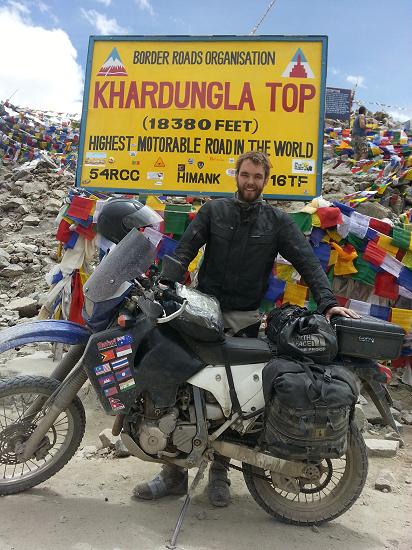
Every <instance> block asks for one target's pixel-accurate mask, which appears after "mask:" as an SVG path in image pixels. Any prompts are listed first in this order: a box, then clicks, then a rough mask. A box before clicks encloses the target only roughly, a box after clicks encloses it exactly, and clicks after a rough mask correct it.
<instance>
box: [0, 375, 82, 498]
mask: <svg viewBox="0 0 412 550" xmlns="http://www.w3.org/2000/svg"><path fill="white" fill-rule="evenodd" d="M59 385H60V382H58V381H57V380H54V379H52V378H45V377H42V376H36V377H34V376H22V377H17V378H12V379H10V380H3V381H1V382H0V496H4V495H12V494H14V493H19V492H21V491H25V490H26V489H30V488H31V487H34V486H36V485H38V484H39V483H42V482H43V481H45V480H46V479H49V478H50V477H52V476H53V475H54V474H55V473H57V472H58V471H59V470H60V469H61V468H63V466H65V465H66V464H67V462H68V461H69V460H70V459H71V458H72V456H73V455H74V453H75V452H76V450H77V448H78V447H79V445H80V442H81V440H82V438H83V435H84V429H85V426H86V416H85V412H84V408H83V405H82V402H81V401H80V399H79V398H78V397H76V398H75V399H74V400H73V401H72V402H71V403H70V405H69V406H68V407H67V409H66V410H64V411H62V413H61V414H60V415H59V416H58V418H57V419H56V420H55V422H54V424H53V426H52V427H51V428H50V429H49V431H48V432H47V434H46V435H45V437H44V438H43V440H42V442H41V444H40V447H39V449H38V450H37V451H36V453H35V456H33V457H31V458H30V459H28V460H26V461H25V462H21V461H20V460H19V458H18V456H17V453H16V449H17V448H18V446H19V445H21V444H22V443H24V442H25V441H26V440H27V439H28V438H29V437H30V435H31V434H32V433H33V431H34V429H35V428H36V425H37V422H38V421H39V420H40V418H41V417H42V416H43V414H44V413H43V412H42V411H41V410H40V411H37V410H35V409H33V403H35V402H36V403H42V402H45V401H46V400H47V398H48V397H50V395H52V393H53V392H54V391H55V390H56V389H57V388H58V387H59ZM29 407H32V409H31V411H28V409H29ZM37 408H39V407H37ZM33 410H34V412H33ZM28 412H29V413H30V412H31V414H28Z"/></svg>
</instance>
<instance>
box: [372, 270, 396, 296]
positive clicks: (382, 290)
mask: <svg viewBox="0 0 412 550" xmlns="http://www.w3.org/2000/svg"><path fill="white" fill-rule="evenodd" d="M373 292H374V294H376V295H377V296H381V297H382V298H388V300H396V299H397V298H398V296H399V285H398V283H397V280H396V278H395V277H394V276H393V275H391V274H390V273H378V274H377V275H376V279H375V288H374V291H373Z"/></svg>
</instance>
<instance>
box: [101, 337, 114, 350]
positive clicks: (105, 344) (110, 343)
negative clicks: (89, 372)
mask: <svg viewBox="0 0 412 550" xmlns="http://www.w3.org/2000/svg"><path fill="white" fill-rule="evenodd" d="M117 345H118V343H117V340H116V338H113V340H105V341H104V342H97V349H98V350H99V351H101V350H105V349H109V348H114V347H115V346H117Z"/></svg>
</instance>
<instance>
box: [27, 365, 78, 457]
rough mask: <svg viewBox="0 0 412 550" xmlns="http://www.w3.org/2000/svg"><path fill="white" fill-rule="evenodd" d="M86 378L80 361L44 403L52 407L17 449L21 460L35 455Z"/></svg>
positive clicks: (44, 405) (44, 406) (45, 405)
mask: <svg viewBox="0 0 412 550" xmlns="http://www.w3.org/2000/svg"><path fill="white" fill-rule="evenodd" d="M67 368H68V367H67ZM86 380H87V374H86V371H85V369H84V365H83V362H82V361H80V362H79V363H78V365H77V367H76V368H75V369H74V370H73V372H72V373H71V374H70V375H69V376H68V377H67V378H66V379H65V380H64V381H63V382H62V384H61V385H60V387H59V388H58V389H57V391H56V392H55V393H53V394H52V395H51V396H50V397H49V398H48V399H47V400H46V401H45V402H44V403H43V405H42V407H43V408H47V406H49V405H50V408H49V409H48V411H47V412H46V414H45V415H44V416H43V417H41V418H40V420H39V421H38V423H37V426H36V428H35V429H34V431H33V433H32V434H31V436H30V437H29V439H28V440H27V441H26V442H25V443H23V444H22V445H21V447H20V449H19V450H18V451H17V454H18V455H19V459H20V460H21V462H25V461H26V460H29V459H30V458H31V457H32V456H33V455H34V453H35V452H36V451H37V449H38V447H39V445H40V443H41V441H42V440H43V438H44V436H45V435H46V433H47V432H48V431H49V429H50V428H51V427H52V426H53V424H54V422H55V421H56V419H57V418H58V416H59V415H60V414H61V413H62V412H63V411H64V410H65V409H66V408H67V407H68V406H69V405H70V403H71V402H72V401H73V399H74V398H75V397H76V395H77V394H78V392H79V391H80V388H81V387H82V386H83V384H84V383H85V382H86ZM39 410H40V409H39Z"/></svg>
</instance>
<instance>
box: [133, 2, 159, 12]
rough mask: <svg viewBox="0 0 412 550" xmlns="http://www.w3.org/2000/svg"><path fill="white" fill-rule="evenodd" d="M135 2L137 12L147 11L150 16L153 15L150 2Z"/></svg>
mask: <svg viewBox="0 0 412 550" xmlns="http://www.w3.org/2000/svg"><path fill="white" fill-rule="evenodd" d="M135 2H136V4H137V7H138V8H139V10H142V11H147V12H148V13H149V14H150V15H155V11H154V9H153V6H152V4H151V3H150V0H135Z"/></svg>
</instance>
